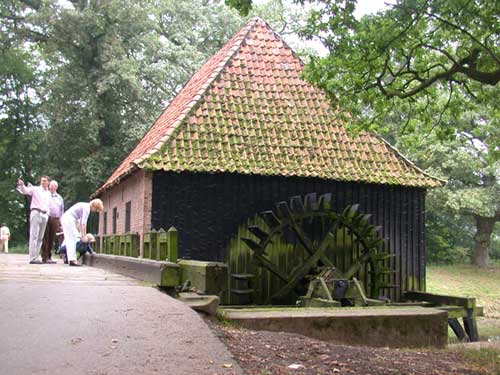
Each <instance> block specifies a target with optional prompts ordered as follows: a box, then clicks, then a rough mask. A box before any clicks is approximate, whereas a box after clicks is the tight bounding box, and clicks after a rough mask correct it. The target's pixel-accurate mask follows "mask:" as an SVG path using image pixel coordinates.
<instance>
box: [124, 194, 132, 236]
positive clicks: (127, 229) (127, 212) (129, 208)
mask: <svg viewBox="0 0 500 375" xmlns="http://www.w3.org/2000/svg"><path fill="white" fill-rule="evenodd" d="M131 212H132V202H130V201H129V202H127V203H125V233H129V232H130V215H131Z"/></svg>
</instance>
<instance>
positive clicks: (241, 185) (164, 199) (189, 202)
mask: <svg viewBox="0 0 500 375" xmlns="http://www.w3.org/2000/svg"><path fill="white" fill-rule="evenodd" d="M312 192H316V193H317V194H324V193H332V194H333V198H332V201H333V206H334V209H338V210H341V209H343V208H344V207H345V206H346V205H349V204H354V203H359V204H360V211H362V212H365V213H369V214H372V215H373V216H372V218H371V223H372V224H374V225H380V226H382V227H383V229H382V234H383V236H384V239H385V240H386V243H387V248H388V251H390V252H391V253H394V254H396V257H395V258H394V259H392V260H391V267H392V268H393V269H395V270H396V274H395V276H394V280H393V281H394V283H395V284H396V285H399V288H398V290H396V291H391V292H390V293H389V292H387V293H386V294H387V295H388V296H390V297H391V298H393V299H396V300H397V299H399V296H400V295H401V291H404V290H423V289H424V288H425V262H426V256H425V243H424V239H425V237H424V231H425V228H424V217H425V209H424V207H425V206H424V200H425V190H424V189H420V188H409V187H403V186H392V185H375V184H362V183H352V182H338V181H327V180H321V179H313V178H298V177H281V176H256V175H240V174H230V173H220V174H207V173H186V172H183V173H174V172H155V173H154V175H153V202H152V218H151V223H152V229H159V228H165V229H168V228H169V227H170V226H174V227H175V228H177V230H178V232H179V257H181V258H187V259H196V260H210V261H224V260H225V249H226V247H227V245H228V242H229V240H230V238H231V237H232V236H233V235H234V234H235V233H236V231H237V229H238V227H239V226H240V225H241V224H242V223H244V222H245V221H246V220H247V219H248V218H249V217H252V216H254V215H255V214H256V213H258V212H261V211H265V210H270V209H274V205H275V203H277V202H279V201H284V200H285V201H288V200H289V198H290V197H292V196H294V195H301V196H303V195H305V194H307V193H312Z"/></svg>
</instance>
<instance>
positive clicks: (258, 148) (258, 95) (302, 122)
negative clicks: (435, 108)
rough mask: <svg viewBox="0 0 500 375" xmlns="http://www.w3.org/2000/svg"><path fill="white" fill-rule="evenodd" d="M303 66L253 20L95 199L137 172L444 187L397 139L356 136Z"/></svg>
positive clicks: (204, 69)
mask: <svg viewBox="0 0 500 375" xmlns="http://www.w3.org/2000/svg"><path fill="white" fill-rule="evenodd" d="M302 69H303V64H302V62H301V61H300V59H299V58H298V57H297V56H296V55H295V53H294V52H293V51H292V50H291V49H290V48H289V47H288V45H286V43H285V42H284V41H283V40H282V39H281V37H280V36H279V35H277V34H276V33H275V32H274V31H273V30H272V29H271V28H270V27H269V26H268V25H267V24H266V23H265V22H264V21H263V20H261V19H260V18H252V19H251V20H250V21H249V22H248V23H247V25H246V26H245V27H243V28H242V29H241V30H240V31H239V32H238V33H236V34H235V35H234V36H233V37H232V38H231V39H230V40H229V42H227V43H226V45H225V46H224V47H223V48H222V49H221V50H220V51H219V52H217V53H216V54H215V55H214V56H213V57H212V58H211V59H210V60H208V61H207V62H206V63H205V65H204V66H203V67H202V68H201V69H200V70H199V71H198V72H197V73H195V74H194V75H193V77H192V78H191V79H190V80H189V82H188V83H187V84H186V85H185V86H184V87H183V89H182V90H181V91H180V92H179V94H178V95H177V96H176V97H175V98H174V99H173V100H172V102H171V103H170V104H169V105H168V107H167V108H166V109H165V110H164V111H163V113H162V114H161V115H160V117H159V118H158V119H157V120H156V122H155V123H154V124H153V126H152V127H151V128H150V130H149V131H148V132H147V133H146V135H145V136H144V137H143V138H142V140H141V141H140V142H139V143H138V145H137V146H136V147H135V148H134V150H132V152H131V153H130V154H129V155H128V156H127V157H126V158H125V159H124V160H123V161H122V163H121V164H120V165H119V166H118V168H117V169H116V170H115V171H114V172H113V174H112V175H111V176H110V177H109V179H108V180H107V181H106V183H105V184H104V185H103V186H101V187H100V188H99V189H98V190H97V191H96V192H95V193H94V195H98V194H100V193H101V192H103V191H104V190H106V189H107V188H109V187H110V186H112V185H113V184H116V183H118V182H119V181H120V179H121V178H123V177H124V176H126V175H127V174H129V173H131V172H133V171H134V170H136V169H137V168H146V169H149V170H165V171H178V172H180V171H191V172H211V173H216V172H234V173H244V174H260V175H283V176H301V177H318V178H324V179H331V180H341V181H358V182H366V183H378V184H393V185H404V186H413V187H436V186H441V185H442V181H440V180H438V179H436V178H433V177H431V176H429V175H427V174H425V173H424V172H423V171H422V170H420V169H419V168H417V167H416V166H415V165H414V164H413V163H411V162H409V161H408V160H407V159H406V158H404V157H403V156H402V155H401V154H400V153H399V152H398V151H397V150H395V149H394V148H393V147H391V146H390V145H389V144H388V143H386V142H385V141H383V140H382V139H381V138H380V137H377V136H375V135H372V134H368V133H361V134H360V135H359V136H356V137H352V136H348V135H347V134H346V131H345V129H344V128H343V126H342V125H341V124H339V123H338V121H336V120H335V119H334V117H333V110H332V108H331V107H330V104H329V102H328V100H327V99H326V97H325V95H324V93H323V92H322V91H321V90H319V89H318V88H315V87H314V86H312V85H311V84H309V83H307V82H305V81H304V80H302V79H301V78H300V74H301V72H302Z"/></svg>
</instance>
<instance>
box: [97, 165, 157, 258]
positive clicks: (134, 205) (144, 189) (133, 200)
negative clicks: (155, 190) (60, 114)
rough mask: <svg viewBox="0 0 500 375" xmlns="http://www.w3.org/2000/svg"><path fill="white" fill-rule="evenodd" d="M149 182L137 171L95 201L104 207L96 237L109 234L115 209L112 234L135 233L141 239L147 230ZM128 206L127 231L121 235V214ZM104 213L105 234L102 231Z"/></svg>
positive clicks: (145, 174)
mask: <svg viewBox="0 0 500 375" xmlns="http://www.w3.org/2000/svg"><path fill="white" fill-rule="evenodd" d="M152 180H153V179H152V173H151V172H148V171H144V170H142V169H141V170H138V171H136V172H135V173H133V174H132V175H130V176H128V177H126V178H125V179H124V180H122V181H121V182H120V183H119V184H117V185H114V186H113V187H111V188H110V189H109V190H107V191H106V192H104V193H103V194H102V195H101V196H100V197H99V198H101V199H102V202H103V203H104V211H103V212H101V213H100V214H99V236H102V235H103V234H104V233H106V234H107V235H109V234H113V211H114V209H116V234H124V233H139V235H140V236H141V237H142V234H143V233H144V232H146V231H149V230H150V229H151V195H152ZM128 202H130V231H125V218H126V213H125V211H126V204H127V203H128ZM105 213H106V216H107V219H106V231H104V223H105V222H104V214H105ZM141 253H142V249H141Z"/></svg>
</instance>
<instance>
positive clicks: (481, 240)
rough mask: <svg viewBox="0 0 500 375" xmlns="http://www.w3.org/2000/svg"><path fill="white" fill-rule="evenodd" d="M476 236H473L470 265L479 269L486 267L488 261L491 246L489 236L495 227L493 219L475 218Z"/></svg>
mask: <svg viewBox="0 0 500 375" xmlns="http://www.w3.org/2000/svg"><path fill="white" fill-rule="evenodd" d="M475 219H476V229H477V231H476V235H475V236H474V241H475V244H474V255H473V257H472V264H473V265H475V266H479V267H486V266H487V265H488V260H489V251H490V244H491V234H492V233H493V228H494V227H495V221H496V220H495V218H491V217H483V216H476V217H475Z"/></svg>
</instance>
